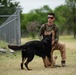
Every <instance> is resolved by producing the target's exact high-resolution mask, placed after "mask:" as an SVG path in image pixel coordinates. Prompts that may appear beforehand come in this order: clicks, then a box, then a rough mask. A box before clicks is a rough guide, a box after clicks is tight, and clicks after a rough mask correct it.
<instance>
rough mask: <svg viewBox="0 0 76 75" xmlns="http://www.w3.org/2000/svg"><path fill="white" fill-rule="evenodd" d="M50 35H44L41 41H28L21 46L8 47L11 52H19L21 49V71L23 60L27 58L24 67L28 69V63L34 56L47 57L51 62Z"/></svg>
mask: <svg viewBox="0 0 76 75" xmlns="http://www.w3.org/2000/svg"><path fill="white" fill-rule="evenodd" d="M51 41H52V34H51V35H46V36H44V38H43V39H42V40H41V41H36V40H35V41H29V42H27V43H25V44H24V45H21V46H15V45H8V47H9V48H10V49H13V50H20V49H22V63H21V69H23V63H24V61H25V59H26V58H27V61H26V62H25V67H26V68H27V69H28V70H30V69H29V68H28V63H29V62H31V61H32V60H33V58H34V55H38V56H40V57H42V58H43V59H45V57H46V56H47V57H48V58H49V60H51V54H50V53H51V50H52V42H51Z"/></svg>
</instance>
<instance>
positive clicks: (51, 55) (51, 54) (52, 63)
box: [50, 50, 54, 68]
mask: <svg viewBox="0 0 76 75" xmlns="http://www.w3.org/2000/svg"><path fill="white" fill-rule="evenodd" d="M50 57H51V61H50V62H51V67H52V68H53V67H54V61H53V50H52V51H51V53H50Z"/></svg>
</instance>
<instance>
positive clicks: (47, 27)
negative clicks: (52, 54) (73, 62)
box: [39, 13, 66, 67]
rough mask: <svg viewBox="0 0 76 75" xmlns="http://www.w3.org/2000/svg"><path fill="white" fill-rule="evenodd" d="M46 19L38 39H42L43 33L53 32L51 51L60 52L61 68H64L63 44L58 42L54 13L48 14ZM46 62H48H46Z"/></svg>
mask: <svg viewBox="0 0 76 75" xmlns="http://www.w3.org/2000/svg"><path fill="white" fill-rule="evenodd" d="M47 19H48V22H47V23H45V24H43V25H42V26H41V28H40V32H39V38H40V39H42V37H44V35H45V31H46V32H47V33H48V32H50V31H52V30H53V31H54V33H55V35H54V40H53V41H52V50H53V51H54V50H59V51H60V53H61V58H62V60H61V65H62V67H64V66H66V50H65V44H62V43H60V42H59V27H58V26H57V25H56V24H54V21H55V14H54V13H49V14H48V17H47ZM47 33H46V34H47ZM46 59H47V58H46ZM46 62H48V60H47V61H46ZM47 65H49V64H48V63H47Z"/></svg>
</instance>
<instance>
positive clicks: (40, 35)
mask: <svg viewBox="0 0 76 75" xmlns="http://www.w3.org/2000/svg"><path fill="white" fill-rule="evenodd" d="M43 29H44V25H42V26H41V27H40V30H39V36H38V37H39V39H40V40H41V39H42V38H43V34H44V30H43Z"/></svg>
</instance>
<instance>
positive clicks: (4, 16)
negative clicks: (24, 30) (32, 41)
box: [0, 8, 21, 45]
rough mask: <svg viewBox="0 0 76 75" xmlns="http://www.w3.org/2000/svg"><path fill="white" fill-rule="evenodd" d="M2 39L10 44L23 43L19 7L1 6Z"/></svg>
mask: <svg viewBox="0 0 76 75" xmlns="http://www.w3.org/2000/svg"><path fill="white" fill-rule="evenodd" d="M0 40H3V41H6V42H8V43H9V44H16V45H20V44H21V30H20V9H19V8H18V9H14V8H11V9H10V8H5V9H2V8H0Z"/></svg>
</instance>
